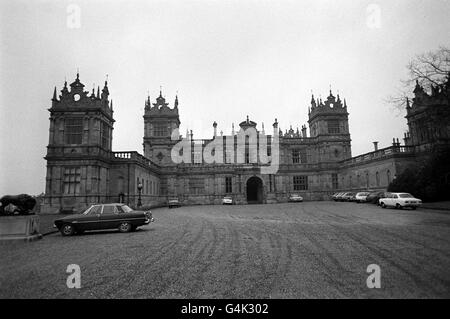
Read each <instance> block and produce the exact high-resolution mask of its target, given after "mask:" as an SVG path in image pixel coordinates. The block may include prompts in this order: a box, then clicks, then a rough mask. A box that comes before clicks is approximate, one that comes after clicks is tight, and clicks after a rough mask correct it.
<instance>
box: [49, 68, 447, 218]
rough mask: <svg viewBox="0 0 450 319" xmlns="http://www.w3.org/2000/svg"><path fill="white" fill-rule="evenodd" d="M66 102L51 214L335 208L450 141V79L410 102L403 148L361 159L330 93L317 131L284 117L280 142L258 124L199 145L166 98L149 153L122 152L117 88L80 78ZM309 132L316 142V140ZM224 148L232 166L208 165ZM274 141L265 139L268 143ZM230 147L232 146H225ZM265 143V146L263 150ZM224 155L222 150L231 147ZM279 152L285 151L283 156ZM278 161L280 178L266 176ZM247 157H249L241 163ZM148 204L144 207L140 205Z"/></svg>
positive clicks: (64, 95) (147, 119)
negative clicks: (231, 206) (254, 149)
mask: <svg viewBox="0 0 450 319" xmlns="http://www.w3.org/2000/svg"><path fill="white" fill-rule="evenodd" d="M69 86H70V88H69V87H68V86H67V82H65V83H64V87H63V89H62V90H61V91H60V94H57V91H56V87H55V90H54V93H53V98H52V105H51V107H50V108H49V112H50V129H49V144H48V146H47V154H46V156H45V159H46V161H47V174H46V189H45V196H44V202H43V204H42V207H41V211H45V212H53V213H58V212H75V211H79V210H81V209H83V208H85V207H87V206H89V205H90V204H93V203H105V202H124V203H127V204H129V205H130V206H134V207H136V206H137V205H138V204H142V205H143V206H145V207H153V206H161V205H165V204H166V203H167V200H168V199H169V198H172V197H176V198H178V199H179V201H180V202H181V204H184V205H190V204H220V203H221V200H222V198H223V197H224V196H232V197H233V198H234V200H235V201H236V202H237V203H239V204H246V203H276V202H285V201H287V200H288V197H289V195H290V194H292V193H296V194H300V195H301V196H302V197H303V198H304V199H305V200H326V199H329V198H330V196H331V195H332V194H333V193H335V192H338V191H347V190H348V191H350V190H353V191H358V190H385V189H386V188H387V186H388V185H389V183H390V182H391V181H392V180H393V179H394V178H395V176H396V175H397V174H399V173H401V172H402V171H403V170H404V169H405V168H406V167H407V166H409V165H411V164H414V163H415V162H417V161H418V160H420V159H421V157H422V156H424V155H425V154H427V152H429V150H430V149H432V148H433V147H435V146H436V145H442V144H445V145H448V144H449V141H450V106H449V98H448V97H449V95H450V94H449V93H450V81H449V80H447V83H446V84H445V85H443V86H441V87H433V88H432V92H431V94H428V93H427V92H425V90H424V89H423V88H422V87H421V86H420V85H419V84H417V85H416V88H415V90H414V96H415V97H414V99H413V101H412V103H411V104H410V102H409V100H408V101H407V107H406V112H407V115H406V119H407V122H408V128H409V130H408V132H407V133H405V135H404V138H403V140H402V143H401V142H400V141H399V140H398V139H394V140H393V143H392V146H389V147H387V148H383V149H378V146H377V143H376V142H374V150H373V151H372V152H370V153H367V154H362V155H358V156H356V157H354V156H352V152H351V136H350V131H349V126H348V116H349V113H348V110H347V103H346V100H345V99H344V100H341V98H340V96H339V94H338V95H337V96H334V95H333V94H332V92H331V91H330V94H329V96H328V97H327V99H326V100H325V101H322V99H315V98H314V96H312V98H311V104H310V106H309V107H308V127H307V126H306V125H303V126H302V127H301V129H300V130H299V129H298V128H297V129H296V130H294V129H293V128H292V127H291V128H290V129H289V130H285V131H284V132H283V131H282V130H281V128H280V127H279V124H278V122H277V120H276V119H275V121H274V123H273V125H272V127H271V128H270V132H269V133H270V134H268V135H265V130H264V126H262V127H261V128H258V127H257V123H255V122H253V121H251V120H250V119H249V118H248V117H247V119H246V120H244V121H242V122H241V123H240V124H239V128H237V130H236V131H235V129H234V126H233V129H232V132H231V135H230V136H224V135H223V134H222V133H220V134H219V135H218V134H217V123H215V122H214V124H213V130H214V133H213V137H212V138H211V139H194V137H193V133H192V131H190V132H186V135H185V136H184V137H183V136H182V135H180V134H179V133H178V129H179V126H180V117H179V109H178V108H179V103H178V97H176V98H175V101H174V104H173V106H172V107H171V106H170V105H169V103H167V102H166V99H165V98H164V97H163V95H162V93H161V92H160V94H159V97H158V98H157V99H156V101H155V102H154V103H152V101H150V98H148V99H147V100H146V102H145V107H144V114H143V120H144V128H145V129H144V137H143V154H140V153H139V152H137V151H113V150H112V138H113V134H112V132H113V127H114V122H115V120H114V116H113V114H114V111H113V103H112V100H110V97H109V88H108V83H107V82H105V85H104V87H103V89H102V90H101V91H100V88H97V92H95V90H94V89H93V90H92V92H91V93H90V92H87V91H85V90H84V85H83V84H82V83H81V81H80V79H79V75H78V74H77V77H76V79H75V81H74V82H73V83H72V84H70V85H69ZM308 128H309V134H308ZM248 129H252V130H254V131H255V132H257V133H258V135H257V138H256V139H249V138H245V134H244V135H243V136H244V139H243V141H245V142H244V144H245V145H244V147H243V148H242V152H243V156H241V157H240V156H239V136H242V134H241V133H242V132H244V133H245V132H246V131H248ZM218 139H219V140H223V141H224V142H223V148H222V149H223V161H218V162H213V163H210V162H205V161H204V159H203V158H202V156H201V154H202V152H203V151H204V150H205V148H208V147H209V146H210V143H212V142H213V141H217V140H218ZM262 139H264V140H262ZM225 140H227V141H231V143H228V142H227V143H225ZM180 142H183V143H185V144H186V145H188V146H190V147H188V148H186V149H187V150H188V152H189V153H184V154H183V153H182V152H183V151H184V152H185V151H186V149H184V150H183V151H182V152H181V153H180V152H178V151H177V152H178V153H179V154H178V155H182V156H183V157H184V158H189V159H192V160H191V161H185V162H178V161H174V160H173V154H174V153H173V152H174V151H173V150H174V149H175V148H176V147H177V145H179V143H180ZM262 142H264V143H262ZM252 143H253V144H255V145H256V146H260V145H261V144H265V145H267V147H266V148H265V150H266V151H265V153H264V155H265V156H266V157H267V158H268V159H269V163H262V162H261V161H260V160H259V158H258V157H257V156H256V157H255V159H256V160H253V156H252V154H251V152H250V151H249V150H250V149H251V146H252V145H251V144H252ZM221 147H222V146H221ZM275 147H276V151H277V152H275ZM275 153H276V156H277V170H276V171H274V172H272V173H262V167H264V166H267V165H270V164H271V163H272V162H273V161H274V156H275ZM239 158H240V159H239ZM139 199H140V202H139Z"/></svg>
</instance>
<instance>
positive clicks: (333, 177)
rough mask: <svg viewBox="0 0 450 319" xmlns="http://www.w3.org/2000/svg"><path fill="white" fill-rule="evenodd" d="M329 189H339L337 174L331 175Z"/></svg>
mask: <svg viewBox="0 0 450 319" xmlns="http://www.w3.org/2000/svg"><path fill="white" fill-rule="evenodd" d="M331 187H332V188H333V189H337V188H338V187H339V182H338V175H337V174H331Z"/></svg>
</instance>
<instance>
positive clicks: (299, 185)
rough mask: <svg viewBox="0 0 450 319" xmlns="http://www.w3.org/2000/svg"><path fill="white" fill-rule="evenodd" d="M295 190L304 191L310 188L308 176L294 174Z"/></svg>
mask: <svg viewBox="0 0 450 319" xmlns="http://www.w3.org/2000/svg"><path fill="white" fill-rule="evenodd" d="M293 181H294V191H304V190H307V189H308V176H294V177H293Z"/></svg>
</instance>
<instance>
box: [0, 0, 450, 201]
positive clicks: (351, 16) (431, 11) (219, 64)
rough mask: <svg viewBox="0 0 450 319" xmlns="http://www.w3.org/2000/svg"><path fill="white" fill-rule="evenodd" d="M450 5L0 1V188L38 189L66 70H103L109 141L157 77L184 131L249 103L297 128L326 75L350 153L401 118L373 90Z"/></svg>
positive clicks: (257, 116)
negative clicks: (110, 107)
mask: <svg viewBox="0 0 450 319" xmlns="http://www.w3.org/2000/svg"><path fill="white" fill-rule="evenodd" d="M70 4H75V5H76V7H75V8H79V9H80V23H79V28H78V24H77V22H76V20H74V19H73V18H74V13H75V14H76V12H75V11H76V10H75V11H73V10H74V9H73V8H74V7H73V6H72V7H68V6H69V5H70ZM371 4H374V5H372V6H370V5H371ZM378 13H379V19H378V18H377V16H378ZM449 13H450V1H440V0H433V1H419V0H407V1H406V0H405V1H398V0H396V1H391V0H389V1H341V0H339V1H317V0H314V1H246V0H239V1H206V0H205V1H92V0H89V1H23V0H22V1H17V0H15V1H5V0H2V1H1V3H0V65H1V73H0V118H1V120H2V125H1V126H0V147H1V153H0V195H3V194H6V193H9V194H15V193H30V194H38V193H41V192H43V191H44V189H45V172H46V168H45V165H46V163H45V160H44V159H43V157H44V156H45V153H46V146H47V144H48V128H49V122H48V118H49V113H48V111H47V109H48V108H49V107H50V106H51V101H50V99H51V98H52V94H53V88H54V86H56V87H57V90H58V91H60V90H61V88H62V85H63V83H64V79H65V78H67V81H68V82H69V83H71V82H72V81H73V80H74V79H75V76H76V72H77V68H79V70H80V79H81V81H82V82H83V83H84V84H85V85H86V89H88V90H91V89H92V86H93V84H94V83H95V85H99V84H100V85H102V84H103V83H104V81H105V78H106V74H108V75H109V81H108V83H109V89H110V94H111V96H110V97H111V98H112V99H113V100H114V109H115V113H114V117H115V119H116V123H115V127H114V133H113V138H114V140H113V149H114V150H116V151H118V150H137V151H139V152H140V153H142V137H143V129H144V125H143V119H142V115H143V108H144V101H145V99H146V96H147V92H148V91H149V92H150V97H151V99H152V100H154V99H155V98H156V97H157V95H158V94H159V87H160V85H161V86H162V87H163V95H165V96H166V98H167V100H168V101H169V102H170V103H171V106H172V104H173V100H174V97H175V94H176V92H177V91H178V96H179V100H180V105H179V108H180V116H181V118H180V120H181V133H183V134H184V133H185V132H186V128H189V129H192V130H193V131H194V138H210V137H211V135H212V133H213V128H212V123H213V122H214V121H217V123H218V131H219V132H220V131H221V130H223V131H224V133H225V134H229V133H230V131H231V124H232V123H235V125H236V126H237V123H239V122H240V121H242V120H244V119H245V117H246V116H247V115H249V117H250V119H251V120H253V121H256V122H257V123H259V127H260V125H261V123H262V122H264V123H265V127H266V131H267V128H269V127H271V125H272V123H273V121H274V119H275V118H277V119H278V121H279V123H280V126H281V128H282V129H283V131H284V130H285V129H288V128H289V126H290V125H292V126H293V127H294V128H295V127H297V126H298V127H301V125H302V124H306V123H307V115H308V111H307V110H308V106H309V103H310V99H311V91H312V92H314V94H315V96H316V97H319V96H321V97H322V98H326V96H328V93H329V88H330V85H331V87H332V90H333V92H334V93H335V95H336V92H337V91H339V93H340V96H341V98H344V97H345V98H346V99H347V104H348V111H349V113H350V116H349V125H350V132H351V137H352V153H353V155H354V156H355V155H359V154H362V153H365V152H369V151H371V150H372V149H373V145H372V141H379V142H380V147H387V146H390V144H391V142H392V137H398V138H401V137H402V136H403V132H404V131H405V130H406V121H405V119H404V118H403V117H404V113H403V112H398V111H396V110H394V109H393V108H392V106H390V105H388V104H387V103H386V102H385V99H386V98H387V96H389V95H390V94H393V93H395V92H396V89H397V88H398V87H399V86H400V82H399V80H400V79H402V78H405V77H406V75H407V73H406V68H405V66H406V64H407V63H408V61H409V60H410V59H411V58H412V57H413V56H414V55H416V54H419V53H423V52H427V51H430V50H435V49H437V48H438V46H440V45H447V46H448V45H449V41H450V37H449V34H450V22H449V21H450V19H449ZM75 18H76V17H75Z"/></svg>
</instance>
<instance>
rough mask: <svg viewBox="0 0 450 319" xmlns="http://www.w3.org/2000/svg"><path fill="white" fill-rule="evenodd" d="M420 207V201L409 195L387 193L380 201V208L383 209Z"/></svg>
mask: <svg viewBox="0 0 450 319" xmlns="http://www.w3.org/2000/svg"><path fill="white" fill-rule="evenodd" d="M420 205H422V201H421V200H420V199H417V198H415V197H414V196H412V195H411V194H409V193H389V194H388V195H387V196H386V197H385V198H381V199H380V206H381V207H383V208H386V207H395V208H399V209H402V208H404V207H409V208H411V209H416V208H417V207H419V206H420Z"/></svg>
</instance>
